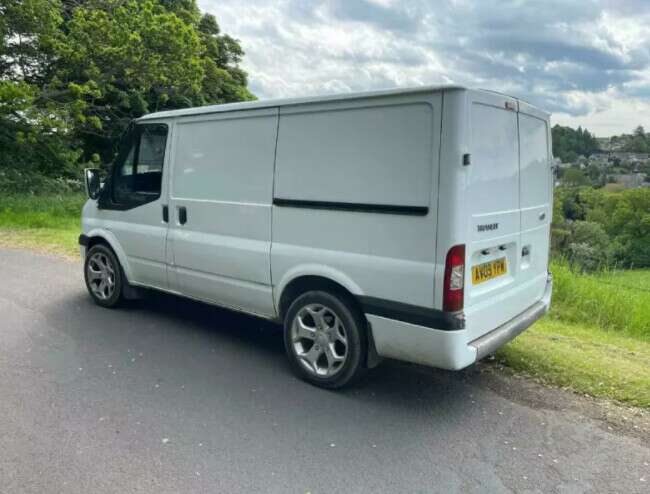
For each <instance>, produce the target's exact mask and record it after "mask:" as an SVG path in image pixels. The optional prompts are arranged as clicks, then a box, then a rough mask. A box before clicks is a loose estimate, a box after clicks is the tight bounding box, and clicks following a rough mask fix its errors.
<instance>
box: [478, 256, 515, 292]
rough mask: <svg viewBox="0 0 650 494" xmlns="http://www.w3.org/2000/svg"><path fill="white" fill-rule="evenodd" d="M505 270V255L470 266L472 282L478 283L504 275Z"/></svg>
mask: <svg viewBox="0 0 650 494" xmlns="http://www.w3.org/2000/svg"><path fill="white" fill-rule="evenodd" d="M507 272H508V264H507V263H506V258H505V257H502V258H500V259H495V260H494V261H490V262H484V263H483V264H479V265H478V266H472V284H473V285H478V284H479V283H483V282H484V281H488V280H491V279H492V278H496V277H497V276H501V275H504V274H506V273H507Z"/></svg>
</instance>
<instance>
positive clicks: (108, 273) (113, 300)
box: [84, 244, 124, 307]
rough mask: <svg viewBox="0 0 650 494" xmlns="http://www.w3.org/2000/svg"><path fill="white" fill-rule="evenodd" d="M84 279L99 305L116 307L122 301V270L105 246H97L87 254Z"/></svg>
mask: <svg viewBox="0 0 650 494" xmlns="http://www.w3.org/2000/svg"><path fill="white" fill-rule="evenodd" d="M84 277H85V280H86V288H88V293H90V296H91V297H92V298H93V300H94V301H95V303H97V304H98V305H101V306H102V307H116V306H117V305H119V303H120V302H121V301H122V289H123V283H124V276H123V275H122V268H121V267H120V263H119V262H118V260H117V258H116V257H115V254H113V251H112V250H111V249H109V248H108V247H106V246H105V245H102V244H99V245H95V246H93V247H92V248H91V249H90V250H89V251H88V253H87V254H86V260H85V262H84Z"/></svg>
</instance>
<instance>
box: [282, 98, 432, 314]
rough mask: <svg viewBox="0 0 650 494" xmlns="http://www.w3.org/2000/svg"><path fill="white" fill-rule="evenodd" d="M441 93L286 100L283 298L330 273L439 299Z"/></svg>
mask: <svg viewBox="0 0 650 494" xmlns="http://www.w3.org/2000/svg"><path fill="white" fill-rule="evenodd" d="M441 101H442V98H441V93H432V94H417V95H408V96H401V97H390V98H388V97H386V98H381V99H359V100H355V101H344V102H336V103H326V104H324V103H319V104H313V105H300V106H295V107H282V108H281V109H280V121H279V130H278V147H277V157H276V169H275V177H276V183H275V193H274V198H275V199H274V202H275V205H274V207H273V245H272V251H271V273H272V280H273V285H274V298H275V300H276V304H277V302H278V300H279V297H280V295H281V293H282V289H283V287H284V286H286V284H287V283H288V282H289V281H291V280H292V279H295V278H296V277H299V276H301V275H312V274H318V275H320V274H321V273H327V272H329V273H336V276H337V277H339V278H340V279H341V280H348V282H347V283H348V285H349V286H350V287H354V289H355V290H356V291H357V293H356V294H358V295H368V296H372V297H378V298H382V299H388V300H392V301H398V302H404V303H408V304H413V305H419V306H424V307H432V305H433V290H434V271H435V269H434V268H435V232H436V218H437V204H438V198H437V193H436V192H437V178H438V152H439V139H440V119H441ZM373 206H381V207H379V208H376V207H375V208H374V209H373ZM334 281H337V280H336V279H334ZM341 284H344V286H346V284H345V283H341Z"/></svg>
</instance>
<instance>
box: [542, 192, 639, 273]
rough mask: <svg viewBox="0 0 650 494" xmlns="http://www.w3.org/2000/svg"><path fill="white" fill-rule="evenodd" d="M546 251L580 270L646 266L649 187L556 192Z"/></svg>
mask: <svg viewBox="0 0 650 494" xmlns="http://www.w3.org/2000/svg"><path fill="white" fill-rule="evenodd" d="M551 246H552V252H553V255H554V256H555V257H556V258H559V257H562V258H565V259H568V260H569V262H570V263H571V264H573V265H574V266H577V267H578V268H579V269H580V270H582V271H593V270H597V269H601V268H614V267H617V268H632V267H634V268H645V267H650V188H641V189H627V190H623V191H620V192H610V191H606V190H603V189H599V190H594V189H591V188H587V187H582V188H566V187H560V188H558V189H556V191H555V204H554V206H553V231H552V243H551Z"/></svg>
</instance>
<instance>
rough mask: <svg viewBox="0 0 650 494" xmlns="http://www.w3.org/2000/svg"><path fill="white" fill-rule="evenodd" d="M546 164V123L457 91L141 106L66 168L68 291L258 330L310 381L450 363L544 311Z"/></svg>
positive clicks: (532, 111)
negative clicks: (278, 334) (77, 231)
mask: <svg viewBox="0 0 650 494" xmlns="http://www.w3.org/2000/svg"><path fill="white" fill-rule="evenodd" d="M551 164H552V161H551V137H550V126H549V115H548V114H547V113H545V112H543V111H541V110H539V109H537V108H534V107H533V106H531V105H530V104H528V103H525V102H524V101H521V100H518V99H516V98H513V97H509V96H505V95H502V94H498V93H494V92H487V91H478V90H469V89H466V88H463V87H458V86H440V87H420V88H415V89H400V90H391V91H380V92H371V93H359V94H346V95H342V96H327V97H319V98H304V99H287V100H277V101H256V102H245V103H235V104H226V105H217V106H207V107H201V108H191V109H182V110H175V111H165V112H159V113H153V114H150V115H146V116H144V117H142V118H140V119H138V120H136V121H135V122H133V124H132V125H131V126H130V128H129V129H128V131H127V132H126V133H125V135H124V137H123V139H122V142H121V145H120V149H119V153H118V155H117V158H116V160H115V162H114V164H113V166H112V168H111V171H110V173H109V176H108V177H107V178H106V180H105V181H104V183H103V184H101V185H100V182H99V180H98V176H97V173H98V171H97V170H86V172H85V173H86V183H87V189H88V193H89V196H90V199H89V200H88V202H87V203H86V205H85V206H84V209H83V218H82V229H83V233H82V235H81V237H80V244H81V255H82V257H83V259H84V273H85V280H86V284H87V287H88V291H89V293H90V295H91V296H92V298H93V299H94V300H95V302H97V304H99V305H101V306H104V307H114V306H116V305H118V304H119V303H120V301H121V300H123V299H124V298H130V297H133V296H135V295H136V294H137V293H136V292H137V291H138V289H139V288H152V289H156V290H161V291H164V292H169V293H172V294H176V295H180V296H184V297H189V298H192V299H196V300H200V301H204V302H207V303H210V304H215V305H218V306H222V307H226V308H231V309H234V310H238V311H243V312H246V313H249V314H254V315H257V316H260V317H263V318H268V319H270V320H273V321H277V322H279V323H281V324H283V325H284V340H285V346H286V353H287V356H288V358H289V361H290V363H291V366H292V368H293V370H294V371H295V372H296V373H297V374H298V375H299V376H300V377H301V378H303V379H305V380H307V381H309V382H311V383H313V384H316V385H319V386H322V387H328V388H337V387H341V386H344V385H346V384H348V383H350V382H351V381H353V380H354V379H355V378H356V377H358V376H359V375H360V374H361V373H363V372H364V370H365V369H367V368H369V367H372V366H374V365H376V363H377V362H379V361H380V360H381V358H382V357H387V358H393V359H399V360H404V361H409V362H415V363H419V364H424V365H428V366H434V367H440V368H444V369H462V368H464V367H466V366H469V365H471V364H472V363H474V362H476V361H477V360H479V359H481V358H483V357H485V356H486V355H489V354H490V353H492V352H494V351H495V350H496V349H497V348H499V347H500V346H501V345H503V344H505V343H506V342H508V341H509V340H511V339H512V338H514V337H515V336H516V335H517V334H519V333H520V332H522V331H523V330H525V329H526V328H528V327H529V326H530V325H531V324H532V323H533V322H534V321H535V320H537V319H538V318H539V317H541V316H542V315H543V314H544V313H545V312H546V311H547V310H548V308H549V304H550V299H551V290H552V281H551V276H550V274H549V272H548V261H549V234H550V223H551V213H552V194H553V189H552V184H553V180H552V178H553V177H552V170H551Z"/></svg>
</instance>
